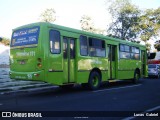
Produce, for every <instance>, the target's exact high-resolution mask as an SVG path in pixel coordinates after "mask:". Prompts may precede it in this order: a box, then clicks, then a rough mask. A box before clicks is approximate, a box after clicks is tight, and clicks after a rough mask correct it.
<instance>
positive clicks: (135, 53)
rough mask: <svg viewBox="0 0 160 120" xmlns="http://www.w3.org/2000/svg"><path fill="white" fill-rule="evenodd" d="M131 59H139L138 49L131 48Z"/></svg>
mask: <svg viewBox="0 0 160 120" xmlns="http://www.w3.org/2000/svg"><path fill="white" fill-rule="evenodd" d="M131 59H135V60H139V59H140V54H139V48H136V47H131Z"/></svg>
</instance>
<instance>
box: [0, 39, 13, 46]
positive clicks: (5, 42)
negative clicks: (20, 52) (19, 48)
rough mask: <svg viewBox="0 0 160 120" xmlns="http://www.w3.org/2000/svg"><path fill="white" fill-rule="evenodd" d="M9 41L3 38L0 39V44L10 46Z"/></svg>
mask: <svg viewBox="0 0 160 120" xmlns="http://www.w3.org/2000/svg"><path fill="white" fill-rule="evenodd" d="M10 41H11V40H10V39H9V38H5V37H0V43H2V44H4V45H7V46H8V45H10Z"/></svg>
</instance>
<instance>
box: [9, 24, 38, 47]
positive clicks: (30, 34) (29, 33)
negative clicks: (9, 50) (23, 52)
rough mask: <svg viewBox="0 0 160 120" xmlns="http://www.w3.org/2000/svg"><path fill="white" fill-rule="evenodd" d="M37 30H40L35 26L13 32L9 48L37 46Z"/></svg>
mask: <svg viewBox="0 0 160 120" xmlns="http://www.w3.org/2000/svg"><path fill="white" fill-rule="evenodd" d="M39 30H40V28H39V27H38V26H35V27H32V28H23V29H19V30H16V31H14V32H13V34H12V40H11V47H17V46H26V45H33V44H37V43H38V36H39Z"/></svg>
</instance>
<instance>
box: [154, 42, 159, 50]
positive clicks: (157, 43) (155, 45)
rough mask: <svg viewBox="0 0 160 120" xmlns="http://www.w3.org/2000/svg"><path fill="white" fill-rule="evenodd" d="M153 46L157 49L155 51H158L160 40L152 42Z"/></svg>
mask: <svg viewBox="0 0 160 120" xmlns="http://www.w3.org/2000/svg"><path fill="white" fill-rule="evenodd" d="M154 48H155V49H157V51H160V40H157V41H156V42H155V44H154Z"/></svg>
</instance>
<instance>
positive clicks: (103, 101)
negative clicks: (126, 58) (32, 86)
mask: <svg viewBox="0 0 160 120" xmlns="http://www.w3.org/2000/svg"><path fill="white" fill-rule="evenodd" d="M0 111H41V112H43V111H50V112H47V113H43V115H46V114H47V115H48V116H52V117H53V116H54V115H55V116H58V117H59V116H62V117H66V115H67V114H68V115H70V116H71V117H73V116H74V115H75V116H79V114H80V112H78V111H81V114H82V116H85V117H87V118H88V117H95V116H96V115H97V116H102V117H106V116H108V117H114V116H117V117H119V118H116V119H120V118H121V119H122V118H123V119H126V120H128V119H132V118H136V119H137V117H133V115H134V113H141V114H144V113H147V112H155V113H157V111H159V118H160V80H159V79H156V78H153V79H142V80H141V82H140V83H138V84H132V83H130V82H117V83H111V84H109V85H103V86H102V87H101V89H99V90H96V91H88V90H85V89H82V88H81V87H80V86H75V87H74V88H73V89H71V90H64V89H60V88H55V89H53V91H49V92H42V93H41V92H38V93H32V94H24V95H22V94H21V95H17V94H16V93H15V94H13V95H3V96H1V97H0ZM53 111H61V112H58V113H57V112H53ZM84 111H88V112H84ZM98 111H99V112H98ZM116 111H117V112H116ZM127 111H130V112H127ZM126 114H127V115H126ZM130 115H131V117H130ZM102 117H101V118H102ZM141 118H142V117H141ZM76 119H79V118H76ZM84 119H85V118H84ZM98 119H99V118H98ZM104 119H106V118H104ZM111 119H113V118H111ZM138 119H139V118H138ZM145 119H146V118H145ZM148 119H149V117H148ZM152 119H158V117H153V118H152Z"/></svg>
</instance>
